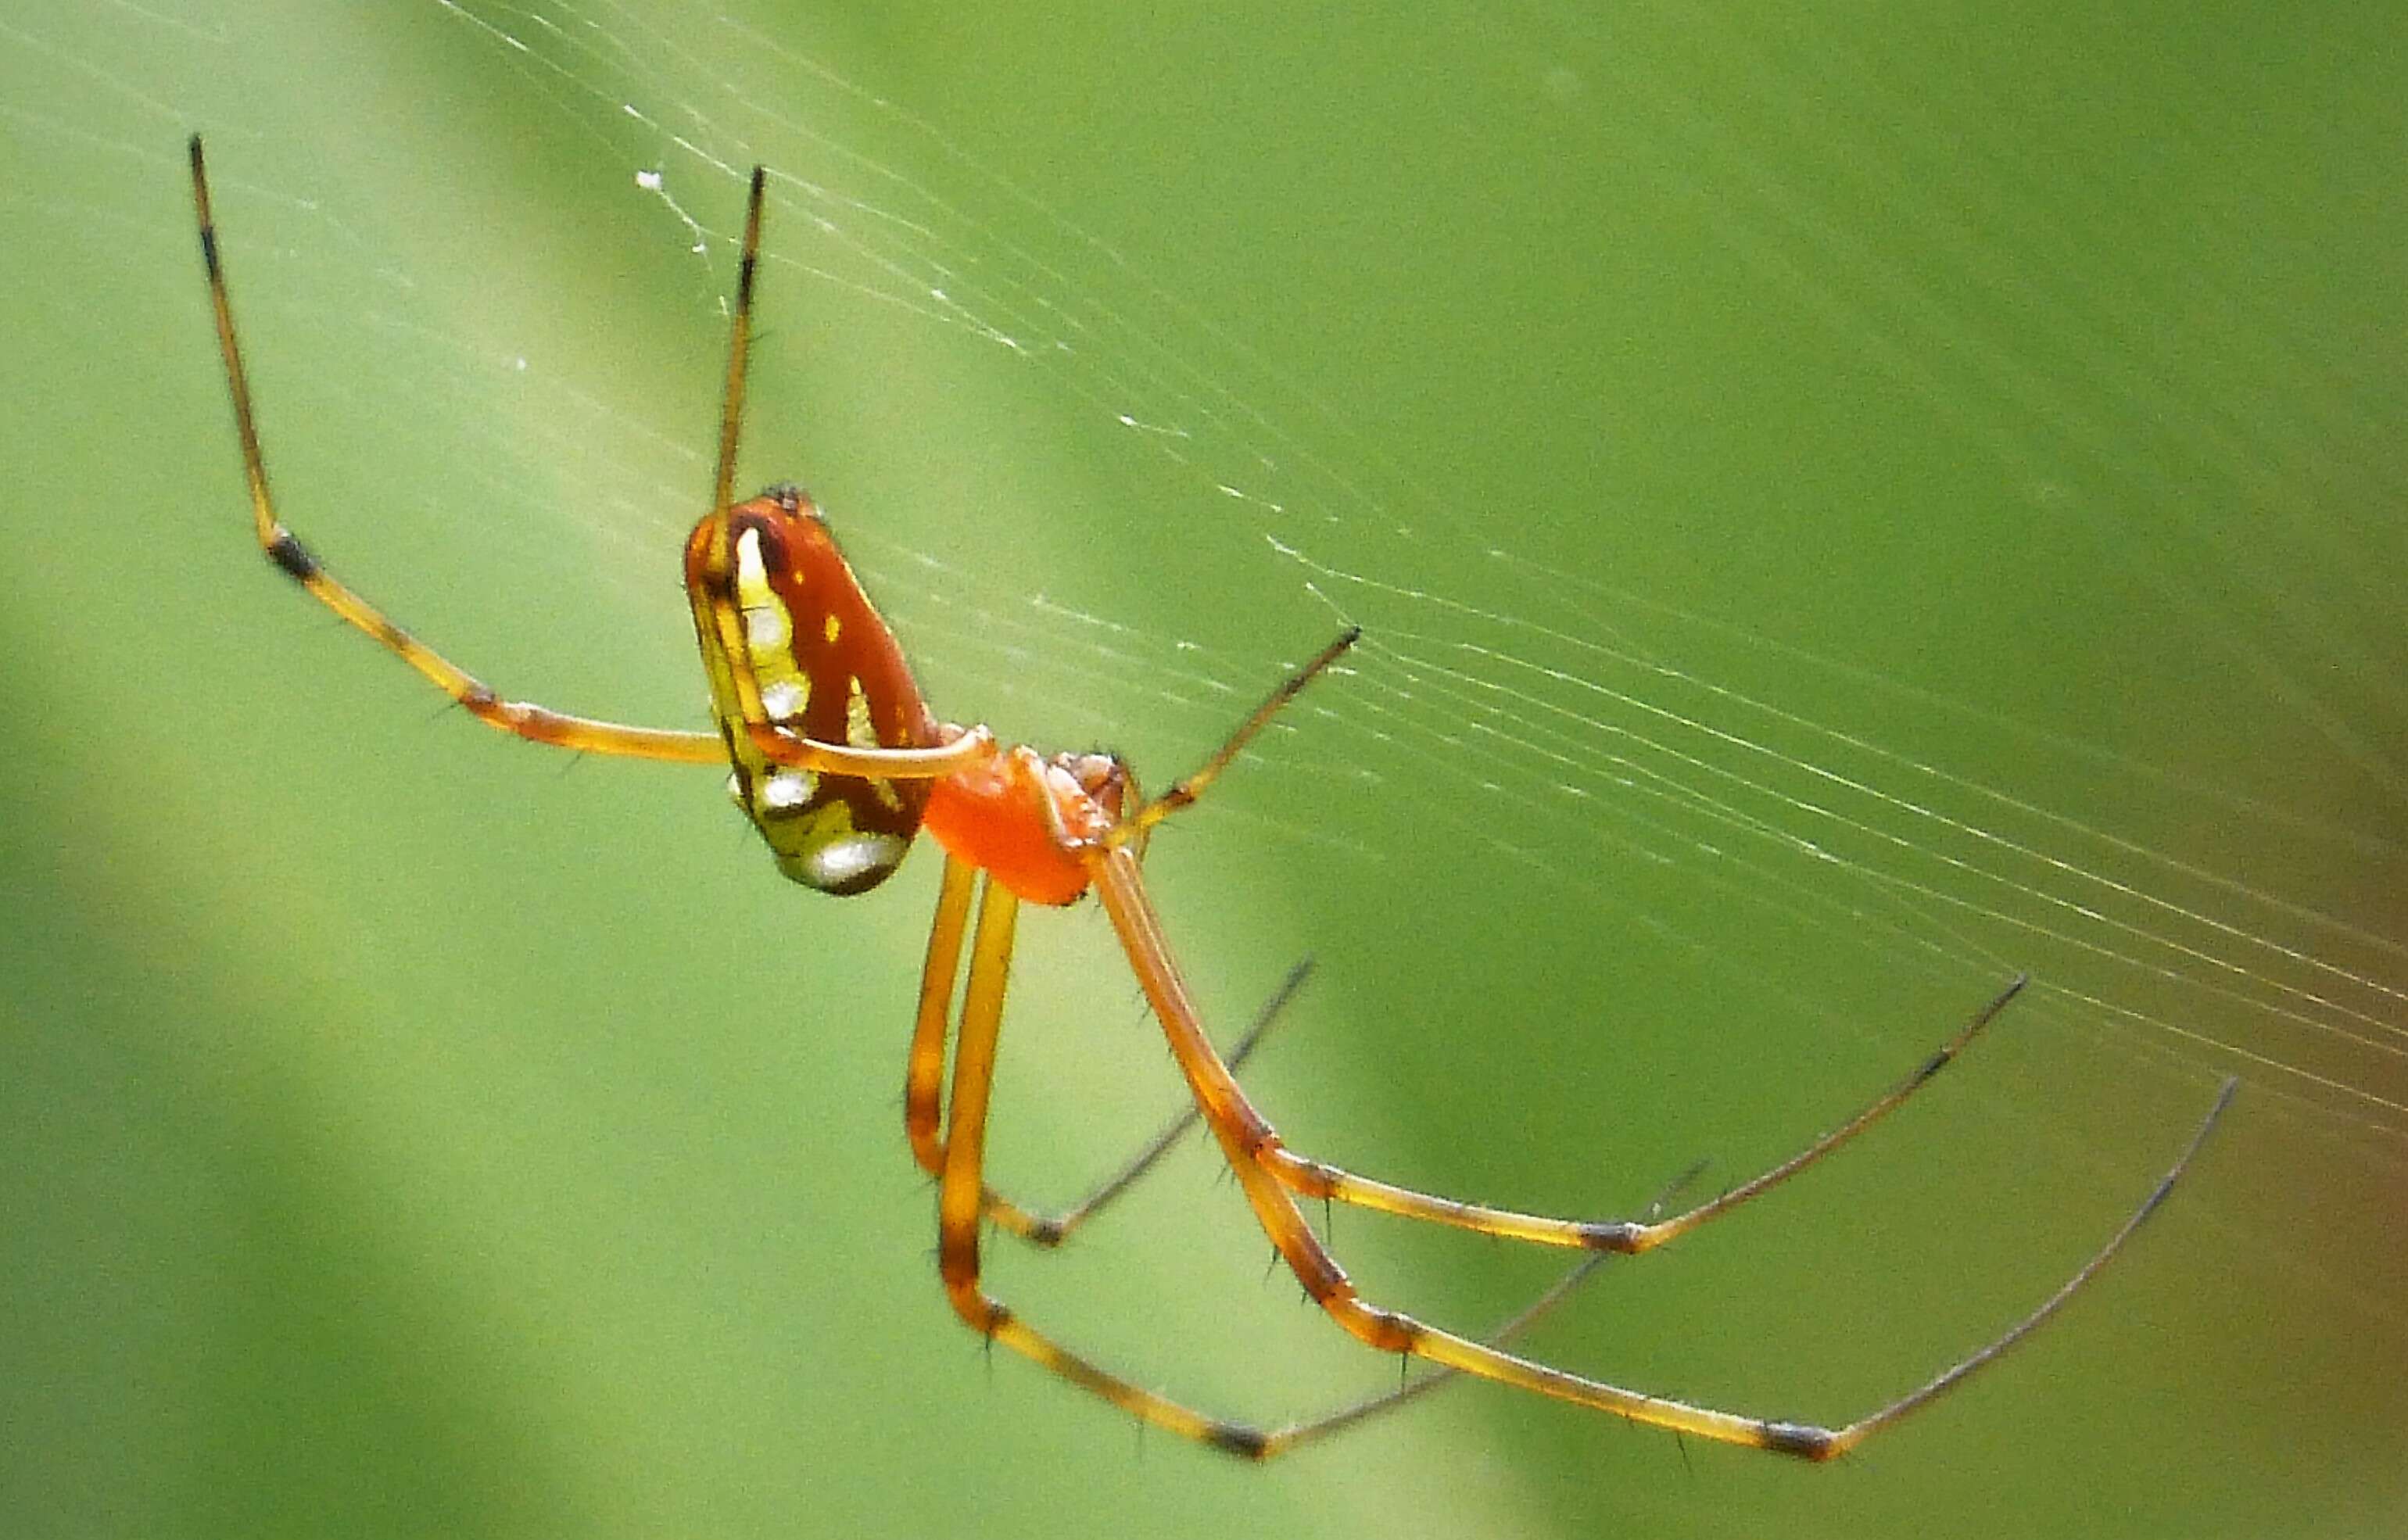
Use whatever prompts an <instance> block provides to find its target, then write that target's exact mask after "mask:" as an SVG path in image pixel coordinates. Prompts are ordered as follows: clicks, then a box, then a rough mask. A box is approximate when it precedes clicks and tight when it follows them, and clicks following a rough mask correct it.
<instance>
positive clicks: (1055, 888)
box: [927, 745, 1128, 904]
mask: <svg viewBox="0 0 2408 1540" xmlns="http://www.w3.org/2000/svg"><path fill="white" fill-rule="evenodd" d="M1127 798H1128V772H1127V771H1126V770H1125V769H1123V768H1122V766H1121V763H1120V762H1119V761H1118V760H1116V759H1113V758H1112V757H1111V755H1109V754H1056V755H1054V757H1053V758H1052V759H1047V758H1045V757H1044V756H1043V755H1041V754H1039V753H1038V752H1037V750H1036V749H1030V748H1027V747H1026V746H1025V745H1022V746H1015V747H1012V748H1009V749H1006V748H997V749H996V750H995V751H994V752H993V753H992V754H990V755H988V756H986V757H985V758H984V759H982V760H980V761H979V762H978V763H974V764H971V765H969V766H968V767H967V768H965V769H961V770H956V771H954V772H953V774H952V775H950V776H947V777H945V778H944V779H942V780H940V781H938V782H937V783H936V787H935V790H934V791H931V792H930V793H929V796H928V807H927V825H928V833H929V834H933V835H935V836H936V840H937V843H938V844H939V845H941V846H943V847H944V848H945V849H946V852H947V853H948V854H951V855H953V856H957V857H959V858H960V859H961V860H963V861H967V862H968V863H970V864H971V865H973V866H976V867H978V868H980V869H981V870H982V871H984V872H985V873H987V875H988V876H990V877H993V878H994V879H995V880H996V881H997V882H999V883H1001V884H1003V886H1004V887H1005V888H1007V889H1009V890H1010V891H1011V892H1012V893H1013V894H1014V895H1016V896H1018V897H1020V898H1024V899H1025V900H1027V901H1028V902H1029V903H1031V904H1068V903H1071V902H1073V901H1075V900H1076V899H1077V898H1078V897H1079V895H1080V894H1082V893H1083V892H1085V891H1087V885H1088V883H1089V881H1090V880H1091V876H1090V872H1089V869H1088V865H1087V861H1086V857H1085V852H1086V851H1087V850H1088V849H1089V848H1091V847H1093V846H1095V845H1097V843H1099V842H1100V841H1102V840H1103V838H1104V837H1105V835H1107V834H1110V833H1111V830H1112V828H1113V827H1114V826H1115V825H1117V824H1118V823H1119V822H1120V821H1121V820H1122V819H1123V818H1124V817H1125V815H1126V806H1125V804H1126V802H1127Z"/></svg>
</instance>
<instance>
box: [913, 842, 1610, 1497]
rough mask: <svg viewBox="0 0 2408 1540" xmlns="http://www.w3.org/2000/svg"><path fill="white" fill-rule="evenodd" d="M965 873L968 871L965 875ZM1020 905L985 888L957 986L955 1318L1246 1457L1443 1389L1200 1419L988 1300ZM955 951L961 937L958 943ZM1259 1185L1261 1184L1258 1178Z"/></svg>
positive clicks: (942, 1240) (950, 1162) (942, 1223)
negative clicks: (1292, 1415) (988, 1233)
mask: <svg viewBox="0 0 2408 1540" xmlns="http://www.w3.org/2000/svg"><path fill="white" fill-rule="evenodd" d="M966 869H967V868H966ZM1019 902H1020V901H1019V900H1018V899H1016V898H1014V897H1013V896H1012V895H1011V892H1010V891H1008V890H1006V889H1004V888H1003V887H1001V886H999V885H997V884H996V883H992V882H990V883H987V884H985V896H984V899H983V901H982V903H981V904H980V905H979V915H978V923H977V929H976V933H975V935H974V937H973V939H972V941H971V944H970V968H969V977H968V981H967V982H966V983H965V985H964V986H963V998H962V1020H961V1031H960V1034H959V1035H958V1037H957V1038H956V1040H955V1042H954V1047H953V1094H952V1097H951V1110H950V1114H949V1116H948V1119H947V1121H946V1127H945V1139H944V1147H943V1158H942V1163H943V1174H942V1176H941V1177H940V1179H939V1187H938V1192H937V1228H938V1267H939V1272H940V1274H941V1275H942V1276H943V1278H944V1283H945V1293H946V1296H947V1298H948V1299H950V1300H951V1301H952V1303H953V1309H954V1312H955V1313H956V1314H957V1315H959V1316H960V1317H961V1318H962V1319H963V1320H965V1321H967V1322H968V1324H969V1326H970V1327H971V1329H972V1330H974V1331H976V1332H978V1333H981V1334H982V1335H983V1336H985V1337H987V1338H988V1339H989V1340H990V1341H994V1342H1000V1343H1002V1344H1003V1345H1004V1346H1005V1347H1009V1348H1011V1350H1012V1351H1014V1352H1016V1353H1019V1354H1021V1355H1022V1356H1024V1357H1025V1358H1027V1359H1029V1360H1030V1361H1032V1362H1036V1363H1037V1364H1039V1365H1040V1366H1041V1367H1043V1368H1045V1369H1047V1370H1050V1371H1051V1372H1053V1373H1054V1374H1056V1375H1059V1376H1062V1377H1063V1378H1065V1379H1067V1380H1069V1381H1070V1382H1071V1383H1073V1384H1075V1385H1079V1386H1082V1387H1083V1388H1084V1389H1086V1390H1091V1391H1093V1392H1095V1393H1096V1394H1097V1395H1098V1396H1100V1397H1102V1398H1103V1399H1104V1400H1106V1401H1108V1402H1110V1403H1111V1404H1112V1405H1115V1406H1117V1407H1119V1408H1120V1409H1121V1410H1123V1411H1125V1412H1127V1413H1128V1414H1130V1415H1131V1416H1133V1417H1136V1418H1138V1419H1140V1420H1142V1421H1144V1422H1146V1423H1148V1424H1151V1425H1152V1426H1154V1427H1157V1428H1163V1429H1166V1430H1168V1431H1169V1432H1171V1433H1177V1434H1179V1435H1180V1436H1181V1437H1183V1438H1188V1439H1193V1440H1195V1441H1196V1442H1197V1443H1199V1444H1205V1445H1209V1446H1211V1447H1213V1448H1216V1449H1219V1450H1221V1451H1222V1452H1224V1453H1226V1454H1234V1455H1237V1456H1240V1458H1243V1459H1249V1460H1269V1459H1271V1458H1273V1457H1274V1456H1277V1455H1281V1454H1284V1453H1287V1452H1288V1451H1290V1450H1292V1449H1296V1448H1298V1447H1302V1446H1304V1445H1305V1444H1308V1443H1311V1442H1312V1441H1314V1440H1316V1439H1319V1438H1323V1437H1326V1436H1327V1435H1328V1434H1331V1433H1338V1432H1340V1431H1342V1430H1343V1429H1346V1428H1350V1427H1353V1426H1355V1424H1357V1423H1359V1422H1362V1421H1364V1420H1366V1419H1369V1418H1372V1417H1375V1416H1378V1415H1380V1414H1381V1413H1383V1412H1386V1411H1389V1410H1392V1409H1394V1408H1396V1407H1398V1406H1400V1405H1404V1404H1406V1403H1407V1402H1409V1401H1412V1400H1414V1399H1417V1398H1418V1397H1420V1396H1423V1395H1426V1394H1427V1393H1428V1392H1429V1391H1430V1390H1435V1389H1437V1388H1438V1387H1439V1386H1441V1385H1442V1384H1445V1383H1447V1382H1448V1381H1449V1380H1450V1379H1451V1378H1452V1377H1454V1376H1453V1370H1452V1368H1451V1367H1450V1368H1442V1369H1441V1371H1440V1372H1439V1373H1437V1374H1433V1375H1427V1376H1423V1377H1422V1378H1420V1379H1417V1380H1414V1381H1412V1382H1411V1383H1409V1384H1406V1385H1403V1386H1400V1387H1398V1389H1396V1390H1390V1391H1388V1392H1386V1393H1385V1394H1383V1395H1378V1396H1373V1397H1370V1398H1369V1399H1367V1400H1364V1401H1359V1402H1355V1403H1354V1404H1352V1405H1347V1406H1342V1407H1340V1408H1339V1409H1338V1410H1336V1411H1334V1412H1332V1413H1330V1414H1328V1415H1327V1416H1325V1417H1320V1418H1315V1419H1312V1420H1310V1421H1304V1422H1290V1423H1286V1424H1283V1425H1281V1426H1278V1427H1269V1428H1266V1427H1261V1426H1258V1425H1256V1424H1254V1423H1248V1422H1240V1421H1233V1420H1231V1419H1226V1418H1218V1417H1213V1416H1211V1415H1209V1414H1207V1413H1203V1412H1199V1411H1197V1410H1196V1409H1194V1408H1193V1407H1190V1406H1188V1405H1184V1404H1183V1403H1181V1402H1177V1401H1173V1400H1171V1399H1170V1398H1169V1397H1168V1396H1165V1395H1161V1394H1158V1393H1156V1392H1155V1391H1153V1390H1146V1389H1144V1388H1143V1387H1141V1386H1139V1385H1137V1384H1135V1383H1133V1382H1131V1381H1130V1380H1127V1379H1125V1378H1123V1377H1122V1376H1118V1375H1115V1374H1113V1373H1111V1371H1109V1370H1107V1369H1104V1368H1102V1367H1100V1366H1098V1365H1097V1363H1095V1362H1093V1361H1092V1360H1090V1359H1087V1358H1084V1357H1082V1356H1081V1355H1079V1354H1077V1353H1074V1352H1072V1351H1071V1350H1069V1349H1068V1348H1067V1347H1063V1346H1062V1345H1061V1344H1059V1343H1057V1342H1055V1341H1054V1339H1053V1338H1052V1337H1050V1336H1048V1335H1046V1334H1045V1333H1041V1332H1039V1331H1038V1330H1036V1329H1035V1328H1034V1327H1031V1326H1029V1325H1028V1324H1027V1323H1026V1322H1025V1321H1023V1320H1022V1319H1020V1318H1019V1317H1018V1316H1017V1315H1015V1314H1014V1313H1013V1312H1012V1311H1011V1308H1010V1307H1009V1306H1007V1305H1004V1304H1002V1303H1001V1302H1000V1301H997V1300H996V1299H995V1298H994V1297H993V1296H991V1295H989V1294H988V1293H987V1292H986V1291H985V1290H984V1289H983V1288H982V1285H981V1281H980V1260H979V1246H980V1223H981V1220H982V1218H983V1217H984V1216H985V1215H986V1213H987V1211H988V1205H989V1199H990V1194H989V1193H988V1191H987V1189H986V1187H985V1183H984V1177H983V1167H984V1162H985V1156H986V1119H987V1105H988V1093H989V1091H991V1089H992V1088H993V1084H994V1077H995V1058H996V1044H997V1041H998V1040H999V1038H1000V1036H1001V1033H1002V1025H1003V999H1004V984H1005V980H1006V976H1007V974H1008V973H1009V970H1010V968H1011V943H1012V932H1013V927H1014V924H1015V921H1016V919H1017V916H1018V912H1019ZM956 946H958V936H957V937H956ZM1256 1179H1257V1180H1259V1179H1260V1178H1259V1177H1257V1178H1256ZM1604 1260H1605V1259H1604V1258H1603V1257H1598V1256H1591V1257H1584V1258H1583V1259H1582V1260H1581V1262H1580V1263H1579V1264H1578V1265H1577V1266H1575V1267H1574V1268H1573V1269H1572V1270H1571V1271H1570V1273H1569V1274H1568V1275H1567V1276H1565V1277H1564V1278H1563V1279H1562V1280H1561V1281H1560V1282H1558V1283H1557V1284H1556V1285H1555V1287H1554V1288H1553V1289H1550V1290H1548V1291H1547V1292H1546V1293H1544V1294H1542V1295H1541V1296H1540V1298H1539V1299H1538V1300H1537V1301H1536V1302H1535V1303H1534V1304H1533V1305H1530V1306H1528V1307H1527V1308H1526V1309H1524V1310H1523V1311H1522V1312H1521V1313H1520V1314H1518V1315H1516V1316H1515V1317H1514V1318H1513V1319H1511V1320H1509V1321H1507V1322H1506V1323H1505V1324H1504V1325H1503V1326H1502V1327H1500V1328H1499V1329H1498V1334H1497V1338H1496V1340H1497V1341H1498V1342H1502V1341H1504V1340H1505V1339H1507V1338H1509V1337H1511V1336H1512V1335H1513V1334H1515V1333H1520V1332H1522V1331H1525V1330H1527V1328H1528V1327H1529V1326H1530V1325H1531V1324H1532V1323H1533V1322H1534V1321H1536V1320H1538V1319H1540V1317H1541V1316H1542V1315H1544V1314H1545V1313H1546V1312H1547V1311H1549V1310H1551V1309H1553V1308H1554V1307H1555V1305H1558V1304H1560V1303H1561V1302H1562V1301H1563V1299H1564V1298H1565V1297H1567V1296H1568V1295H1569V1294H1570V1292H1571V1290H1573V1289H1574V1288H1575V1287H1577V1286H1578V1285H1579V1284H1580V1283H1581V1282H1583V1281H1584V1280H1585V1279H1586V1278H1587V1276H1589V1275H1590V1273H1592V1272H1593V1271H1594V1270H1595V1269H1596V1268H1597V1267H1598V1264H1599V1263H1601V1262H1604Z"/></svg>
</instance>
